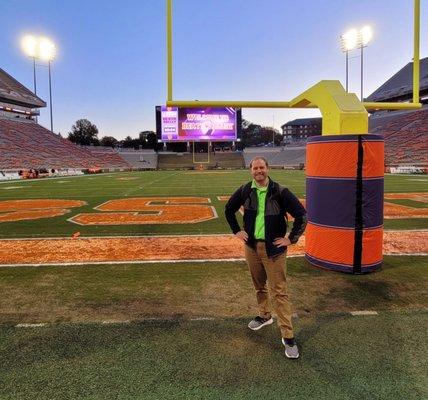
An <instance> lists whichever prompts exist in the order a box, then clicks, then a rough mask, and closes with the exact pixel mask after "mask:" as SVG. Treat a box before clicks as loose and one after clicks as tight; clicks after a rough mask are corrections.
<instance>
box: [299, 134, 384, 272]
mask: <svg viewBox="0 0 428 400" xmlns="http://www.w3.org/2000/svg"><path fill="white" fill-rule="evenodd" d="M383 178H384V140H383V138H382V137H381V136H378V135H373V134H366V135H331V136H315V137H312V138H309V139H308V142H307V146H306V208H307V213H308V225H307V228H306V234H305V237H306V249H305V257H306V259H307V260H308V261H309V262H310V263H311V264H312V265H314V266H317V267H321V268H326V269H330V270H334V271H340V272H347V273H354V274H361V273H367V272H373V271H375V270H377V269H378V268H380V267H381V265H382V242H383V191H384V190H383Z"/></svg>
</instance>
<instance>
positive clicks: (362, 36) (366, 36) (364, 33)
mask: <svg viewBox="0 0 428 400" xmlns="http://www.w3.org/2000/svg"><path fill="white" fill-rule="evenodd" d="M372 37H373V31H372V28H370V26H368V25H366V26H363V27H362V28H361V29H360V32H359V38H358V44H359V46H360V48H361V95H360V96H361V101H364V95H363V83H364V72H363V71H364V63H363V60H364V51H363V49H364V47H367V45H368V43H369V42H370V40H371V39H372Z"/></svg>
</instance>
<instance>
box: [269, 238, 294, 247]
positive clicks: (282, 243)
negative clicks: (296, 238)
mask: <svg viewBox="0 0 428 400" xmlns="http://www.w3.org/2000/svg"><path fill="white" fill-rule="evenodd" d="M273 244H274V245H275V246H276V247H287V246H289V245H290V244H291V242H290V239H289V238H288V237H283V238H276V239H275V240H274V241H273Z"/></svg>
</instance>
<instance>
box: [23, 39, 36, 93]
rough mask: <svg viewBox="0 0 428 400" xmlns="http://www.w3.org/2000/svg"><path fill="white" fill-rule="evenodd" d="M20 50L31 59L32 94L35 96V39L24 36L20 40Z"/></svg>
mask: <svg viewBox="0 0 428 400" xmlns="http://www.w3.org/2000/svg"><path fill="white" fill-rule="evenodd" d="M21 48H22V50H23V51H24V53H25V55H27V56H28V57H30V58H32V59H33V81H34V94H37V83H36V55H37V39H36V38H35V37H34V36H32V35H27V36H24V37H23V38H22V40H21Z"/></svg>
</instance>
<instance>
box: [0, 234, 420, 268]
mask: <svg viewBox="0 0 428 400" xmlns="http://www.w3.org/2000/svg"><path fill="white" fill-rule="evenodd" d="M75 240H77V239H75ZM385 255H391V256H428V253H409V254H402V253H393V254H385ZM304 256H305V255H304V254H290V255H287V258H298V257H304ZM242 261H245V258H243V257H241V258H209V259H201V258H198V259H182V260H177V259H174V260H128V261H126V260H125V261H123V260H120V261H119V260H118V261H81V262H66V263H61V262H55V263H53V262H50V263H43V264H41V263H31V264H0V268H19V267H69V266H87V265H121V264H180V263H189V264H196V263H214V262H242Z"/></svg>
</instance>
